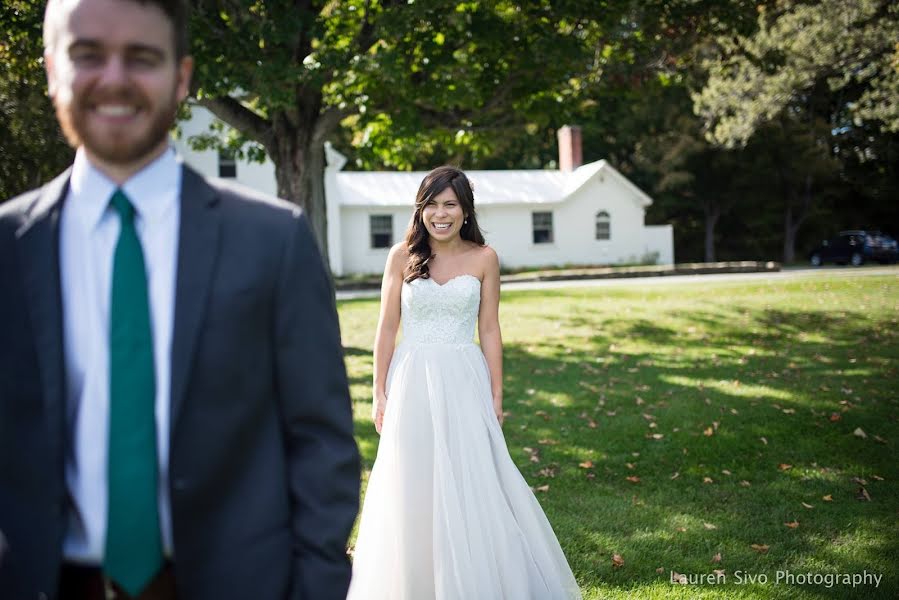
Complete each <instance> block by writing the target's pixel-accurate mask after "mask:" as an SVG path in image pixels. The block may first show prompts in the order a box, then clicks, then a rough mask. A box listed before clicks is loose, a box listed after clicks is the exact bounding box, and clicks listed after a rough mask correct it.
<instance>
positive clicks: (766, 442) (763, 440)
mask: <svg viewBox="0 0 899 600" xmlns="http://www.w3.org/2000/svg"><path fill="white" fill-rule="evenodd" d="M759 439H760V440H762V443H763V444H765V445H766V446H767V445H768V438H766V437H765V436H762V437H760V438H759Z"/></svg>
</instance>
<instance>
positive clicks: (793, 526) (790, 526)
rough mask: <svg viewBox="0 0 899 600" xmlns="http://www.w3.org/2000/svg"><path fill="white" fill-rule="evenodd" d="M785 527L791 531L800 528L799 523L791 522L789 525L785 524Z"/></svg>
mask: <svg viewBox="0 0 899 600" xmlns="http://www.w3.org/2000/svg"><path fill="white" fill-rule="evenodd" d="M784 525H786V526H787V527H789V528H790V529H796V528H797V527H799V521H790V522H789V523H784Z"/></svg>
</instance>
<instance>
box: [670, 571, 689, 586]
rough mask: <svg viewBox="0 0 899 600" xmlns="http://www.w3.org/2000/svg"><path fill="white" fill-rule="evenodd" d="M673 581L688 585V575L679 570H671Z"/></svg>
mask: <svg viewBox="0 0 899 600" xmlns="http://www.w3.org/2000/svg"><path fill="white" fill-rule="evenodd" d="M671 581H674V582H677V583H679V584H681V585H687V576H686V575H683V574H681V573H678V572H677V571H671Z"/></svg>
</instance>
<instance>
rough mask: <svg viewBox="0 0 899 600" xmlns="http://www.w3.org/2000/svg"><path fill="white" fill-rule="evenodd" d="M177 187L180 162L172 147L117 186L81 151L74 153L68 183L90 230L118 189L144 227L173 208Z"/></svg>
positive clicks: (81, 149)
mask: <svg viewBox="0 0 899 600" xmlns="http://www.w3.org/2000/svg"><path fill="white" fill-rule="evenodd" d="M180 186H181V162H180V161H179V160H178V158H177V156H176V155H175V152H174V150H172V148H167V149H166V151H165V152H163V153H162V154H161V155H160V156H159V157H158V158H156V159H155V160H154V161H153V162H151V163H150V164H148V165H147V166H145V167H144V168H143V169H141V170H140V171H138V172H137V173H135V174H134V175H132V176H131V178H130V179H128V181H126V182H125V183H124V184H122V185H121V186H117V185H116V184H115V183H114V182H113V181H112V180H111V179H109V177H107V176H106V175H104V174H103V173H102V172H101V171H100V170H99V169H97V168H96V167H95V166H94V165H92V164H91V163H90V160H88V158H87V155H86V153H85V152H84V148H79V149H78V151H77V152H76V153H75V162H74V164H73V165H72V177H71V182H70V188H71V193H72V194H73V196H74V199H75V200H76V202H75V204H76V205H77V210H78V211H79V212H80V213H81V216H82V219H83V220H84V222H85V224H86V225H87V226H88V227H89V228H90V229H93V228H94V227H96V226H97V224H98V223H99V222H100V219H102V218H103V215H104V214H105V213H106V209H107V208H108V207H109V199H110V198H111V197H112V194H113V192H115V190H116V188H117V187H121V188H122V191H124V192H125V195H126V196H128V199H129V200H130V201H131V204H132V205H133V206H134V210H135V211H136V212H137V215H138V218H140V219H142V220H143V221H144V222H145V223H147V224H152V223H154V222H156V221H159V220H160V219H162V218H163V217H164V216H165V214H166V213H167V212H168V211H169V210H171V209H172V208H174V206H175V203H176V202H177V201H178V198H179V193H178V191H179V189H180Z"/></svg>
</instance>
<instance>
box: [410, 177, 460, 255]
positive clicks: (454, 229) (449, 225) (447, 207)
mask: <svg viewBox="0 0 899 600" xmlns="http://www.w3.org/2000/svg"><path fill="white" fill-rule="evenodd" d="M465 216H466V215H465V211H463V210H462V205H461V204H460V203H459V199H458V198H457V197H456V192H454V191H453V188H452V187H447V188H446V189H445V190H443V191H442V192H440V193H439V194H437V195H436V196H434V197H433V198H432V199H431V201H430V202H428V203H427V204H426V205H425V207H424V208H423V209H422V211H421V220H422V224H423V225H424V226H425V229H427V231H428V233H429V234H430V235H431V237H432V238H433V239H434V240H436V241H440V242H445V241H449V240H451V239H453V238H455V237H456V236H458V235H459V231H460V230H461V229H462V224H463V222H464V221H465Z"/></svg>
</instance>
